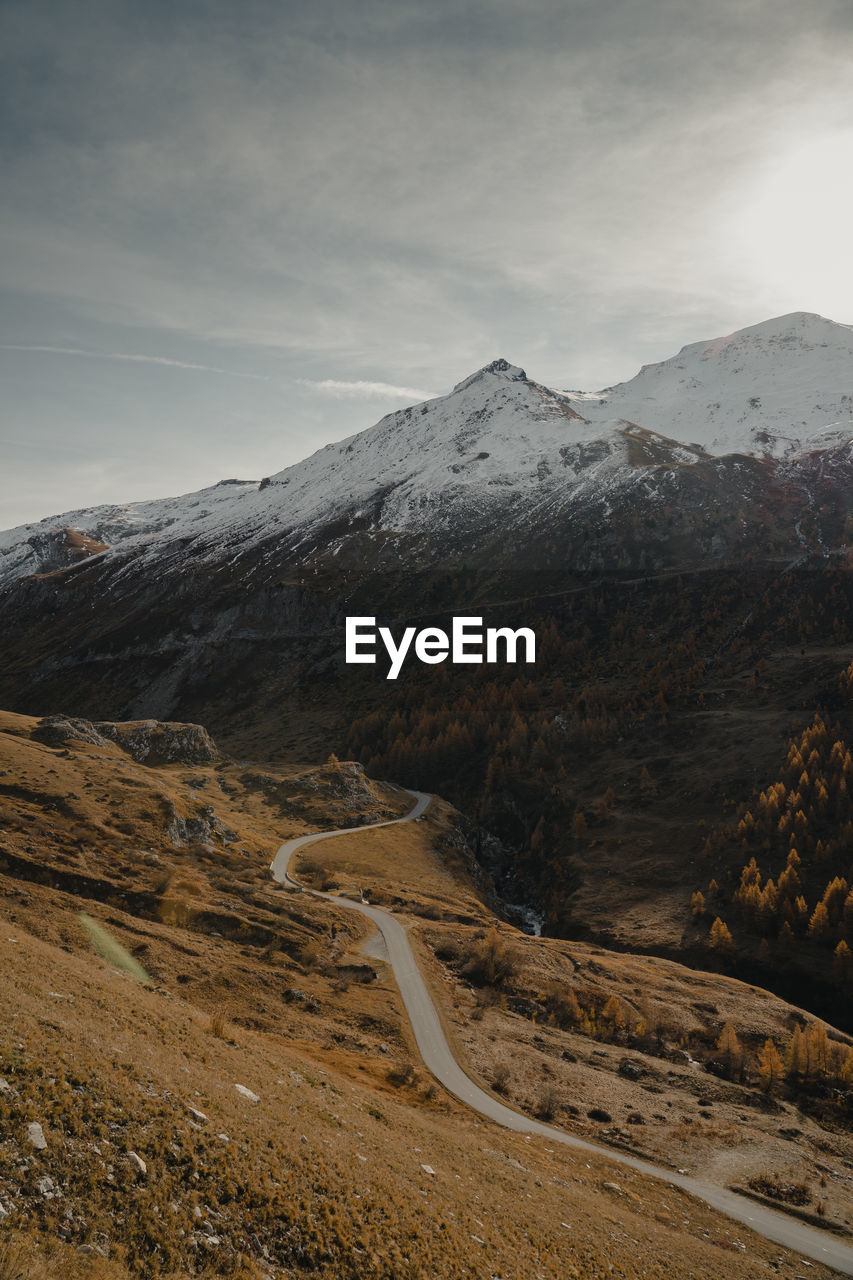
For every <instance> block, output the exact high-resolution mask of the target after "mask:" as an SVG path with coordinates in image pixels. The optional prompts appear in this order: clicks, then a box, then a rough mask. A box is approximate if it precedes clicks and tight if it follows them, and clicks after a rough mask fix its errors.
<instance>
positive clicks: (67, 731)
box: [33, 715, 219, 765]
mask: <svg viewBox="0 0 853 1280" xmlns="http://www.w3.org/2000/svg"><path fill="white" fill-rule="evenodd" d="M33 737H34V738H36V739H37V741H39V742H44V743H45V744H46V745H47V746H49V747H61V746H64V745H65V744H66V743H67V742H88V743H91V744H92V745H93V746H98V747H106V746H108V745H109V743H110V742H114V743H115V744H116V745H117V746H119V747H121V749H122V751H126V752H127V753H128V755H131V756H132V757H133V759H134V760H136V761H137V762H138V763H139V764H149V765H157V764H207V763H209V762H210V761H211V760H216V759H217V758H218V755H219V752H218V751H217V748H216V744H215V742H214V741H213V739H212V738H211V736H210V734H209V733H208V732H207V730H206V729H204V728H203V727H202V726H201V725H200V724H175V723H164V722H163V721H160V720H130V721H126V722H124V723H114V722H113V721H110V720H98V721H92V720H84V719H81V718H80V717H78V716H63V715H56V716H45V717H44V719H42V720H41V721H40V722H39V725H38V728H37V729H36V730H35V731H34V733H33Z"/></svg>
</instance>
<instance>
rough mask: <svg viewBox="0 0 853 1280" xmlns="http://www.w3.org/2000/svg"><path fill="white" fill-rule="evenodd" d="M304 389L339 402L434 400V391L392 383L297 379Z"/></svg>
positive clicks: (335, 379)
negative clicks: (397, 385)
mask: <svg viewBox="0 0 853 1280" xmlns="http://www.w3.org/2000/svg"><path fill="white" fill-rule="evenodd" d="M296 381H297V382H298V383H299V384H300V386H303V387H310V388H311V390H312V391H323V392H325V393H326V395H330V396H334V397H335V398H336V399H337V400H349V399H356V400H372V399H376V398H377V397H383V398H385V399H389V400H413V401H418V400H434V399H435V392H434V391H419V390H418V388H417V387H396V386H394V385H393V383H390V382H363V381H358V382H343V381H341V380H340V379H338V378H321V379H319V380H316V381H315V380H314V379H312V378H297V379H296Z"/></svg>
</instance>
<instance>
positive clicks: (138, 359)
mask: <svg viewBox="0 0 853 1280" xmlns="http://www.w3.org/2000/svg"><path fill="white" fill-rule="evenodd" d="M0 351H36V352H39V351H43V352H46V353H47V354H49V355H54V356H83V357H85V358H86V359H88V360H128V361H130V362H131V363H133V364H159V365H165V366H166V367H167V368H169V369H192V370H196V371H198V372H200V373H220V374H224V375H225V377H228V378H251V379H252V381H254V382H266V381H267V378H265V377H264V376H263V375H262V374H259V373H238V372H237V370H235V369H220V368H219V367H218V366H217V365H213V364H192V363H191V362H190V361H188V360H169V359H167V357H166V356H140V355H133V354H131V353H129V352H126V351H84V350H83V349H82V347H48V346H41V345H38V344H35V343H15V342H0Z"/></svg>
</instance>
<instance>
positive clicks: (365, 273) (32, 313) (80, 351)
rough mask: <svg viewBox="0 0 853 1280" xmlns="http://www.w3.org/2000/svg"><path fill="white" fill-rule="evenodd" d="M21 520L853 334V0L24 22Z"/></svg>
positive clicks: (79, 12) (3, 77)
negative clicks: (387, 424) (425, 413)
mask: <svg viewBox="0 0 853 1280" xmlns="http://www.w3.org/2000/svg"><path fill="white" fill-rule="evenodd" d="M0 49H2V54H1V55H0V96H1V97H2V107H1V108H0V127H2V135H0V145H1V146H2V155H0V160H2V172H3V197H2V200H3V207H2V221H0V263H2V291H1V292H0V371H2V376H3V384H4V389H3V396H2V402H0V403H2V413H3V420H2V424H0V446H2V447H0V460H2V461H0V466H2V470H0V527H8V526H9V525H12V524H16V523H20V522H22V521H24V520H26V519H36V518H40V517H42V516H45V515H48V514H50V513H52V512H58V511H63V510H68V509H70V508H72V507H75V506H82V505H91V504H94V503H97V502H104V501H127V500H131V499H135V498H140V497H145V496H157V495H164V494H168V493H175V492H181V491H186V490H190V489H195V488H200V487H201V486H203V485H206V484H210V483H213V482H215V481H216V480H218V479H221V478H223V477H229V476H240V477H243V478H250V477H260V476H262V475H265V474H269V473H270V472H273V471H277V470H280V469H281V468H282V467H283V466H286V465H287V464H289V463H291V462H295V461H297V460H298V459H299V458H301V457H303V456H305V455H306V454H307V453H309V452H311V451H312V450H313V449H314V448H316V447H318V446H319V445H321V444H324V443H327V442H328V441H329V440H332V439H336V438H340V437H341V436H343V435H346V434H349V433H350V432H351V431H354V430H356V429H359V428H361V427H363V426H368V425H370V424H371V423H372V422H374V421H375V420H376V419H377V418H379V417H380V416H382V414H383V413H386V412H388V411H389V409H392V408H396V407H398V406H399V405H401V404H407V403H411V402H413V401H414V400H417V399H420V398H423V397H424V396H425V395H428V394H438V393H441V392H443V391H446V390H449V388H450V387H451V386H452V385H453V384H454V383H455V382H458V381H460V380H461V379H462V378H463V377H465V376H467V374H469V373H470V372H472V371H473V370H474V369H476V368H478V367H480V366H481V365H483V364H485V363H486V362H487V361H489V360H491V359H493V358H494V357H496V356H498V355H503V356H506V357H507V358H508V359H509V360H511V361H512V362H514V363H517V364H522V365H524V367H525V368H526V369H527V371H528V373H529V374H530V376H531V377H534V378H536V379H538V380H539V381H542V382H546V383H550V384H552V385H556V386H563V387H574V388H584V389H588V390H593V389H596V388H597V387H600V386H604V385H607V384H609V383H612V382H615V381H618V380H622V379H625V378H629V377H631V376H633V374H634V373H635V372H636V371H637V369H638V367H639V366H640V364H641V363H643V362H646V361H649V360H655V359H663V358H665V357H667V356H669V355H672V354H673V353H674V352H675V351H676V350H677V349H678V348H679V347H680V346H682V345H684V344H685V343H687V342H691V341H695V340H698V339H701V338H705V337H711V336H714V335H716V334H720V333H726V332H729V331H731V330H732V329H735V328H738V327H741V326H743V325H747V324H752V323H756V322H758V321H759V320H763V319H767V318H768V317H770V316H772V315H778V314H781V313H783V312H787V311H793V310H809V311H819V312H821V313H822V314H824V315H828V316H830V317H831V318H832V319H835V320H841V321H844V322H851V321H853V287H851V286H853V254H851V250H850V232H849V227H850V209H851V207H853V199H851V197H853V178H851V173H853V165H852V164H851V160H853V124H851V121H853V6H851V5H850V3H849V0H838V2H835V0H812V3H810V4H809V5H808V6H807V5H806V4H804V3H803V0H731V2H730V0H708V2H707V3H705V4H696V3H690V2H689V0H679V2H676V0H595V2H592V0H589V2H588V0H467V2H466V0H453V2H450V0H358V2H357V3H353V0H312V2H311V3H309V0H301V2H300V3H290V2H288V0H242V2H241V3H239V4H236V3H234V0H222V2H221V3H219V2H217V0H211V2H207V0H170V2H169V3H166V2H165V0H162V2H160V0H136V2H135V3H131V2H129V0H127V2H122V0H103V3H98V2H97V0H75V3H74V4H69V3H68V2H67V0H58V2H57V3H55V4H53V3H41V2H40V0H26V2H24V3H20V2H16V0H11V2H10V0H0Z"/></svg>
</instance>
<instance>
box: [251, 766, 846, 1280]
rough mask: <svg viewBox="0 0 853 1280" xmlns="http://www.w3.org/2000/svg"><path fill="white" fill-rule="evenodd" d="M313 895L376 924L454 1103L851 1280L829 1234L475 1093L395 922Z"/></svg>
mask: <svg viewBox="0 0 853 1280" xmlns="http://www.w3.org/2000/svg"><path fill="white" fill-rule="evenodd" d="M409 794H410V795H411V796H412V797H413V798H414V800H415V806H414V808H413V809H412V810H411V812H410V813H408V814H406V815H405V817H402V818H392V819H390V820H389V821H387V822H375V823H372V824H371V825H370V826H364V827H346V828H341V829H339V830H335V831H320V832H317V833H316V834H314V835H309V836H300V837H298V838H297V839H296V840H288V841H287V842H286V843H285V844H283V845H282V846H281V848H280V849H279V850H278V852H277V853H276V855H275V858H274V859H273V861H272V864H271V866H270V871H271V873H272V876H273V879H274V880H277V881H278V882H279V883H280V884H287V885H290V886H291V887H293V888H297V889H301V888H302V887H303V886H302V885H300V883H299V881H298V880H294V878H293V877H292V876H291V875H290V871H289V867H290V862H291V859H292V857H293V855H294V853H295V852H296V851H297V849H302V848H304V847H305V846H306V845H308V844H314V843H315V842H317V841H319V840H328V839H332V838H334V836H339V835H347V834H349V833H351V832H355V831H369V830H372V829H373V828H376V827H390V826H393V825H394V824H395V823H397V822H412V821H413V820H414V819H415V818H419V817H420V815H421V814H422V813H423V812H424V810H425V809H426V808H427V806H428V804H429V802H430V797H429V796H427V795H424V794H423V792H420V791H410V792H409ZM312 892H315V891H312ZM315 896H316V897H319V898H328V899H329V900H330V901H332V902H334V903H335V904H336V906H339V907H347V908H351V909H352V910H353V911H360V912H361V914H362V915H364V916H367V918H368V919H369V920H372V921H373V923H374V924H375V925H376V927H377V929H378V930H379V932H380V933H381V934H382V937H383V938H384V939H385V944H386V946H387V948H388V959H389V963H390V965H391V968H392V970H393V973H394V977H395V979H396V981H397V985H398V987H399V989H400V994H401V996H402V997H403V1003H404V1004H405V1006H406V1012H407V1013H408V1015H409V1020H410V1022H411V1025H412V1030H413V1032H414V1035H415V1040H416V1041H417V1045H418V1049H419V1050H420V1054H421V1057H422V1058H423V1061H424V1065H425V1066H426V1067H427V1068H428V1070H429V1071H430V1072H431V1073H432V1074H433V1075H434V1076H435V1078H436V1080H438V1081H439V1082H440V1083H441V1084H442V1085H444V1087H445V1089H447V1091H448V1092H449V1093H452V1094H453V1096H454V1097H455V1098H458V1099H459V1101H460V1102H463V1103H465V1104H466V1106H469V1107H471V1108H472V1109H473V1110H474V1111H477V1112H479V1114H480V1115H483V1116H486V1117H487V1118H488V1119H489V1120H494V1121H495V1123H496V1124H500V1125H503V1126H504V1128H507V1129H514V1130H516V1132H518V1133H530V1134H537V1135H539V1136H540V1137H543V1138H547V1139H548V1140H549V1141H550V1142H561V1143H563V1145H564V1146H567V1147H573V1148H574V1149H575V1150H578V1151H584V1152H587V1153H588V1154H591V1155H595V1156H599V1157H600V1156H605V1157H606V1158H607V1159H608V1160H612V1161H614V1162H615V1163H616V1164H621V1165H627V1166H628V1167H629V1168H631V1169H635V1170H636V1171H637V1172H638V1173H642V1174H646V1175H647V1176H648V1177H651V1178H658V1179H659V1180H662V1181H664V1182H668V1183H669V1184H670V1185H671V1186H675V1187H681V1189H682V1190H684V1191H687V1192H689V1194H690V1195H693V1196H696V1197H697V1199H699V1200H703V1201H704V1202H705V1203H706V1204H709V1205H711V1206H712V1207H713V1208H714V1209H719V1210H720V1212H722V1213H724V1214H726V1216H727V1217H729V1218H734V1219H735V1220H736V1221H737V1222H742V1223H744V1224H745V1225H746V1226H748V1227H750V1228H751V1229H752V1230H753V1231H756V1232H757V1233H758V1234H759V1235H762V1236H764V1237H765V1238H766V1239H767V1240H772V1241H773V1242H774V1243H775V1244H780V1245H783V1246H784V1247H785V1248H787V1249H791V1250H793V1251H794V1252H795V1253H799V1254H801V1255H802V1256H803V1257H805V1258H810V1259H812V1260H814V1261H815V1262H822V1263H823V1264H824V1265H825V1266H828V1267H833V1268H834V1269H835V1270H836V1271H839V1272H841V1274H842V1275H848V1276H853V1244H848V1243H846V1242H845V1241H844V1240H842V1239H840V1238H838V1237H837V1236H834V1235H831V1234H830V1233H829V1232H828V1231H821V1230H819V1229H817V1228H815V1227H810V1226H808V1225H807V1224H806V1223H803V1222H799V1221H798V1220H797V1219H796V1218H793V1217H789V1216H787V1215H786V1214H783V1213H779V1212H777V1211H776V1210H775V1209H770V1208H768V1207H767V1206H765V1205H762V1204H758V1203H756V1202H754V1201H752V1200H748V1199H746V1198H745V1197H744V1196H739V1195H737V1194H736V1193H735V1192H734V1191H729V1190H728V1189H727V1188H725V1187H718V1186H715V1185H714V1184H713V1183H710V1182H703V1181H702V1180H701V1179H700V1178H692V1177H688V1176H686V1175H684V1174H678V1173H673V1172H672V1171H671V1170H669V1169H663V1168H661V1167H660V1166H658V1165H655V1164H651V1163H649V1162H648V1161H646V1160H640V1159H638V1158H637V1157H636V1156H631V1155H628V1154H627V1153H626V1152H622V1151H615V1150H613V1149H612V1148H610V1147H605V1146H599V1145H598V1144H597V1143H594V1142H587V1141H586V1140H585V1139H584V1138H578V1137H575V1136H574V1135H573V1134H570V1133H565V1132H564V1131H563V1130H562V1129H555V1128H554V1127H553V1126H552V1125H548V1124H543V1123H542V1122H541V1121H539V1120H533V1119H531V1118H530V1117H528V1116H524V1115H521V1114H520V1113H519V1112H517V1111H513V1110H512V1109H511V1108H510V1107H507V1106H505V1105H504V1104H503V1103H502V1102H499V1101H498V1099H497V1098H495V1097H493V1096H492V1095H491V1094H490V1093H487V1092H486V1091H485V1090H484V1089H481V1088H480V1087H479V1085H476V1084H475V1083H474V1081H473V1080H471V1078H470V1077H469V1076H467V1075H466V1074H465V1072H464V1071H463V1070H462V1068H461V1067H460V1066H459V1063H458V1062H457V1061H456V1059H455V1058H454V1056H453V1053H452V1052H451V1049H450V1045H449V1044H448V1043H447V1038H446V1036H445V1034H444V1031H443V1029H442V1026H441V1022H440V1020H439V1017H438V1013H437V1011H436V1008H435V1005H434V1004H433V1001H432V997H431V996H430V994H429V991H428V990H427V987H426V983H425V982H424V980H423V978H422V976H421V973H420V970H419V969H418V966H417V962H416V961H415V957H414V954H413V952H412V948H411V946H410V945H409V940H408V937H407V936H406V931H405V929H404V928H403V926H402V924H401V923H400V921H399V920H397V919H395V917H394V916H392V915H390V914H389V913H388V912H387V911H383V910H381V909H380V908H379V907H372V906H370V905H369V904H368V903H366V902H355V901H353V900H352V899H350V898H340V897H336V896H335V895H334V894H328V893H316V892H315Z"/></svg>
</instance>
